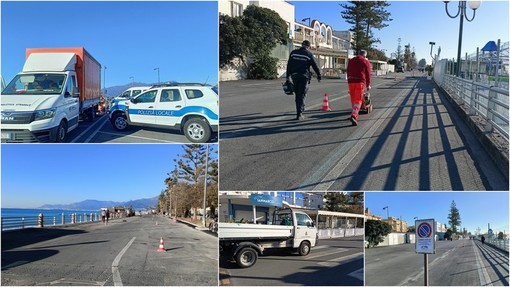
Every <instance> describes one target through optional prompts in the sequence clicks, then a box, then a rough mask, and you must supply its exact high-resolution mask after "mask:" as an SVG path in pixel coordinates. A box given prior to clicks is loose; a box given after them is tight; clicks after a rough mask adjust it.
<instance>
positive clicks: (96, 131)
mask: <svg viewBox="0 0 510 287" xmlns="http://www.w3.org/2000/svg"><path fill="white" fill-rule="evenodd" d="M106 122H107V121H106V120H105V121H104V122H103V124H101V126H99V128H97V129H96V130H95V131H94V132H93V133H92V134H91V135H90V136H89V137H88V138H87V139H86V140H85V142H86V143H88V142H90V140H91V139H92V138H93V137H95V136H96V134H97V133H98V132H99V131H100V130H101V129H102V128H103V126H104V125H105V124H106Z"/></svg>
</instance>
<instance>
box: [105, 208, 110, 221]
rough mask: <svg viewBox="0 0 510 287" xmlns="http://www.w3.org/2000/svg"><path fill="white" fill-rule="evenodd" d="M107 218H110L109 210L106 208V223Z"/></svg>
mask: <svg viewBox="0 0 510 287" xmlns="http://www.w3.org/2000/svg"><path fill="white" fill-rule="evenodd" d="M108 220H110V210H109V209H107V210H106V223H108Z"/></svg>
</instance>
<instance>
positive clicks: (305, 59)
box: [287, 47, 321, 80]
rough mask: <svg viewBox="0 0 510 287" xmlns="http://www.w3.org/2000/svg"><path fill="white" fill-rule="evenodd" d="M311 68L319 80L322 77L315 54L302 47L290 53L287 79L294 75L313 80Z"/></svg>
mask: <svg viewBox="0 0 510 287" xmlns="http://www.w3.org/2000/svg"><path fill="white" fill-rule="evenodd" d="M310 66H312V68H313V70H314V71H315V73H316V74H317V78H319V77H320V76H321V71H320V70H319V67H318V66H317V63H315V58H314V57H313V54H312V53H311V52H310V51H308V50H307V49H306V48H304V47H301V48H299V49H297V50H294V51H292V52H290V56H289V62H288V63H287V78H288V77H290V76H292V74H300V75H303V76H305V77H306V78H307V79H308V80H310V79H311V78H312V75H311V74H310Z"/></svg>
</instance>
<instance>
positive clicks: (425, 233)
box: [414, 219, 436, 286]
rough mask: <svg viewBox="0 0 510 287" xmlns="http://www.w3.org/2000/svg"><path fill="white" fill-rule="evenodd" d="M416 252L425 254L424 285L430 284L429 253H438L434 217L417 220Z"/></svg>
mask: <svg viewBox="0 0 510 287" xmlns="http://www.w3.org/2000/svg"><path fill="white" fill-rule="evenodd" d="M414 226H416V245H415V247H416V253H421V254H423V255H424V261H423V264H424V266H423V268H424V274H423V277H424V285H425V286H428V285H429V258H428V255H429V254H435V253H436V222H435V220H434V219H420V220H416V221H415V225H414Z"/></svg>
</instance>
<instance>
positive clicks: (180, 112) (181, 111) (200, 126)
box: [108, 83, 219, 143]
mask: <svg viewBox="0 0 510 287" xmlns="http://www.w3.org/2000/svg"><path fill="white" fill-rule="evenodd" d="M218 114H219V107H218V94H217V93H216V92H215V91H214V90H213V89H212V88H211V87H210V86H207V85H203V84H183V83H175V84H163V85H156V86H153V87H152V88H150V89H149V90H147V91H145V92H143V93H141V94H138V95H137V96H135V97H133V98H131V99H127V100H124V101H121V100H120V101H114V102H113V105H112V107H111V108H110V110H109V115H108V116H109V118H110V122H111V123H112V125H113V127H114V128H115V129H116V130H118V131H124V130H126V129H128V128H129V126H131V125H136V126H154V127H163V128H170V129H177V130H180V131H181V132H182V133H183V134H184V135H185V136H186V137H187V138H188V140H190V141H191V142H193V143H204V142H207V141H209V140H210V139H211V134H212V133H213V132H214V133H217V132H218V118H219V117H218Z"/></svg>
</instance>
